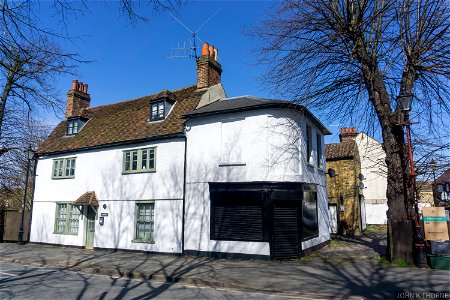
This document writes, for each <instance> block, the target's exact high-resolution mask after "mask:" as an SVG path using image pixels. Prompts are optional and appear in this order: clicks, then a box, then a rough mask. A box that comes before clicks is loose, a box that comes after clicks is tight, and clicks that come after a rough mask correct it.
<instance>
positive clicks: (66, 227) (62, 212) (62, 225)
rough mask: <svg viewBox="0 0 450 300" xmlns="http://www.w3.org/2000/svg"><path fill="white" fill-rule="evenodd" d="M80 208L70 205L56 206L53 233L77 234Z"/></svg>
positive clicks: (59, 204) (58, 204)
mask: <svg viewBox="0 0 450 300" xmlns="http://www.w3.org/2000/svg"><path fill="white" fill-rule="evenodd" d="M80 214H81V207H79V206H76V205H72V204H70V203H57V204H56V218H55V229H54V231H55V233H58V234H71V235H77V234H78V227H79V224H80Z"/></svg>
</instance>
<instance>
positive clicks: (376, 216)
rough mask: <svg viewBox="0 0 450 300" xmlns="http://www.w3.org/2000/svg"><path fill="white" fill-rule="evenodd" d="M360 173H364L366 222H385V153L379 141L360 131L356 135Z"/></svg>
mask: <svg viewBox="0 0 450 300" xmlns="http://www.w3.org/2000/svg"><path fill="white" fill-rule="evenodd" d="M356 144H357V146H358V151H359V156H360V159H361V173H362V174H363V175H364V177H365V179H364V180H363V183H364V187H365V188H364V190H363V194H364V198H365V203H366V221H367V224H386V222H387V217H386V211H387V197H386V190H387V167H386V162H385V159H386V153H385V152H384V150H383V146H382V145H381V143H380V142H378V141H376V140H375V139H373V138H371V137H370V136H368V135H367V134H365V133H363V132H360V133H359V134H358V135H357V136H356Z"/></svg>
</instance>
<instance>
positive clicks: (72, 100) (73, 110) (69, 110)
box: [66, 90, 91, 118]
mask: <svg viewBox="0 0 450 300" xmlns="http://www.w3.org/2000/svg"><path fill="white" fill-rule="evenodd" d="M90 102H91V97H90V95H89V94H86V93H84V92H81V91H77V90H70V91H69V92H68V93H67V101H66V118H70V117H73V116H79V115H80V113H81V110H82V109H83V108H87V107H89V105H90Z"/></svg>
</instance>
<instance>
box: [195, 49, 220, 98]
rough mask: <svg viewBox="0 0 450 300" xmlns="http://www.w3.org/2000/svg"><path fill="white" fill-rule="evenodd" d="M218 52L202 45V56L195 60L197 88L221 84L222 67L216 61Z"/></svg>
mask: <svg viewBox="0 0 450 300" xmlns="http://www.w3.org/2000/svg"><path fill="white" fill-rule="evenodd" d="M218 54H219V51H218V50H217V49H216V48H214V46H212V45H208V43H203V47H202V56H200V57H199V58H198V59H197V88H198V89H203V88H208V87H210V86H213V85H216V84H218V83H220V82H221V74H222V66H221V65H220V64H219V62H218V61H217V57H218Z"/></svg>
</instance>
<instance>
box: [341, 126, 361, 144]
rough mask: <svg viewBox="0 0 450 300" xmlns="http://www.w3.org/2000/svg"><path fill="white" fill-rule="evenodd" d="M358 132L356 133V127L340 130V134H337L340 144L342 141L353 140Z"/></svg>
mask: <svg viewBox="0 0 450 300" xmlns="http://www.w3.org/2000/svg"><path fill="white" fill-rule="evenodd" d="M357 135H358V132H357V131H356V127H351V128H346V127H344V128H341V133H340V134H339V139H340V140H341V143H342V142H344V141H349V140H355V139H356V136H357Z"/></svg>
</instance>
